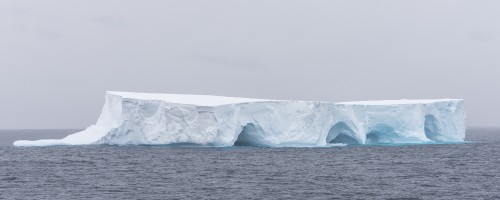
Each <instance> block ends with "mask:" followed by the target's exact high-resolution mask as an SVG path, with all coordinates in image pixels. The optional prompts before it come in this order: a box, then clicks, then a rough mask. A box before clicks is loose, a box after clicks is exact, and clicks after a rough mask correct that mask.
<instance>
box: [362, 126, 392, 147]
mask: <svg viewBox="0 0 500 200" xmlns="http://www.w3.org/2000/svg"><path fill="white" fill-rule="evenodd" d="M396 138H398V134H397V133H396V132H395V131H394V128H393V127H391V126H388V125H385V124H378V125H377V126H375V128H372V129H371V130H370V132H368V134H366V144H388V143H393V142H394V139H396Z"/></svg>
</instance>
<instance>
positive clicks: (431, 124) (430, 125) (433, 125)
mask: <svg viewBox="0 0 500 200" xmlns="http://www.w3.org/2000/svg"><path fill="white" fill-rule="evenodd" d="M424 130H425V136H426V137H427V139H429V140H432V141H436V142H439V141H442V139H441V137H440V135H441V128H440V126H439V123H438V120H437V119H436V117H434V115H426V116H425V121H424Z"/></svg>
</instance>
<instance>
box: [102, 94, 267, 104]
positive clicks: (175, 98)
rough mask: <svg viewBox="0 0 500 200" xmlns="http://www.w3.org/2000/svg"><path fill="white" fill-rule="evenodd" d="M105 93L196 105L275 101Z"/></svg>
mask: <svg viewBox="0 0 500 200" xmlns="http://www.w3.org/2000/svg"><path fill="white" fill-rule="evenodd" d="M107 93H109V94H113V95H117V96H121V97H123V98H130V99H143V100H161V101H167V102H170V103H178V104H192V105H198V106H219V105H225V104H236V103H248V102H265V101H276V100H267V99H249V98H240V97H223V96H212V95H194V94H160V93H135V92H117V91H108V92H107Z"/></svg>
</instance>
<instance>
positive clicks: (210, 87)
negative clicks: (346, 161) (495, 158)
mask: <svg viewBox="0 0 500 200" xmlns="http://www.w3.org/2000/svg"><path fill="white" fill-rule="evenodd" d="M499 10H500V1H494V0H492V1H477V0H469V1H463V0H449V1H445V0H438V1H436V0H428V1H425V0H412V1H400V0H394V1H386V0H377V1H373V0H366V1H351V0H345V1H333V0H325V1H319V0H317V1H306V0H302V1H293V0H252V1H245V0H238V1H235V0H224V1H222V0H212V1H205V0H203V1H201V0H200V1H193V0H178V1H163V0H162V1H151V0H147V1H139V0H137V1H130V0H128V1H126V0H107V1H106V0H105V1H103V0H95V1H92V0H85V1H66V0H57V1H56V0H44V1H39V0H33V1H24V0H1V1H0V128H4V129H10V128H84V127H87V126H89V125H91V124H93V123H94V122H95V121H96V120H97V118H98V116H99V114H100V111H101V108H102V105H103V103H104V93H105V91H106V90H119V91H136V92H161V93H192V94H213V95H224V96H243V97H254V98H268V99H297V100H322V101H348V100H376V99H401V98H407V99H418V98H463V99H465V100H466V112H467V115H468V118H467V122H468V125H470V126H500V120H499V119H500V90H499V89H500V12H499Z"/></svg>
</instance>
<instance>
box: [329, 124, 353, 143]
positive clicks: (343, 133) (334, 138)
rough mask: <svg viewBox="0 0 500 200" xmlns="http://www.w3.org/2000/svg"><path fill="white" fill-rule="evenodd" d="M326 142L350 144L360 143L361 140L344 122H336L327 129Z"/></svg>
mask: <svg viewBox="0 0 500 200" xmlns="http://www.w3.org/2000/svg"><path fill="white" fill-rule="evenodd" d="M326 143H331V144H347V145H352V144H361V141H360V140H359V139H358V138H357V137H356V132H354V131H353V130H352V129H351V128H350V127H349V126H348V125H347V124H346V123H345V122H338V123H336V124H335V125H334V126H333V127H332V128H331V129H330V131H328V136H327V137H326Z"/></svg>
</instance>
